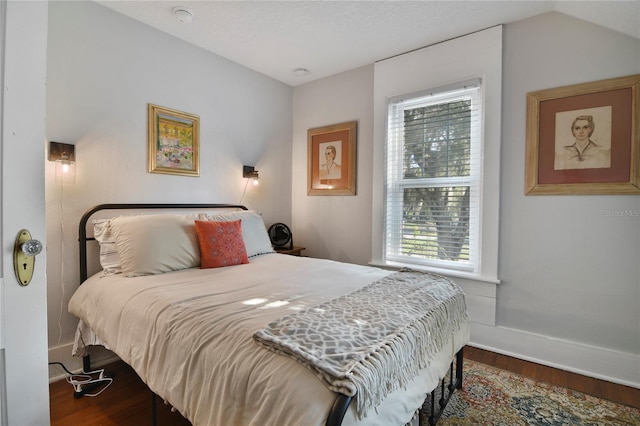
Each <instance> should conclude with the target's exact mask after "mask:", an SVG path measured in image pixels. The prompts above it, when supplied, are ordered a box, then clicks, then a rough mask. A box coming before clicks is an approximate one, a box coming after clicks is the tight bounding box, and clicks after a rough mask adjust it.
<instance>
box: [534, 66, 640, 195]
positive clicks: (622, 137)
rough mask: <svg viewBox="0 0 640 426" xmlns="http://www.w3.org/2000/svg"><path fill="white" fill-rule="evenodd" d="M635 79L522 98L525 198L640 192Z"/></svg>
mask: <svg viewBox="0 0 640 426" xmlns="http://www.w3.org/2000/svg"><path fill="white" fill-rule="evenodd" d="M639 104H640V75H633V76H628V77H620V78H614V79H609V80H602V81H596V82H591V83H583V84H578V85H572V86H565V87H559V88H554V89H548V90H541V91H537V92H531V93H528V94H527V141H526V144H527V145H526V166H525V194H526V195H537V194H551V195H561V194H639V193H640V173H639V164H640V129H639V128H638V123H639V121H640V120H639V116H638V114H639V110H638V105H639Z"/></svg>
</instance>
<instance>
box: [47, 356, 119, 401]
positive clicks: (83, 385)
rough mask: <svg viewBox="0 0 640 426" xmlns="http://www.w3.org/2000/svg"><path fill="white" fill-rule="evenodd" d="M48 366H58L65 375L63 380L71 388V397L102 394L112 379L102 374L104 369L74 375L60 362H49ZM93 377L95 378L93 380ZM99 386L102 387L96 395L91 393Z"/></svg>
mask: <svg viewBox="0 0 640 426" xmlns="http://www.w3.org/2000/svg"><path fill="white" fill-rule="evenodd" d="M49 365H59V366H60V367H62V369H63V370H64V371H65V373H66V374H67V375H66V377H65V379H66V381H67V383H69V384H70V385H72V386H73V397H74V398H81V397H83V396H91V397H94V396H98V395H100V394H101V393H102V392H104V391H105V390H106V389H107V388H108V387H109V386H110V385H111V383H113V377H109V375H108V374H107V373H105V372H104V369H100V370H94V371H89V372H85V371H83V372H82V374H74V373H72V372H71V371H69V370H68V369H67V367H65V366H64V364H63V363H61V362H50V363H49ZM94 376H96V377H95V378H94ZM100 386H103V388H102V389H100V390H99V391H98V392H96V393H90V392H93V391H94V390H95V389H98V388H99V387H100Z"/></svg>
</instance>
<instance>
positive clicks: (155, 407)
mask: <svg viewBox="0 0 640 426" xmlns="http://www.w3.org/2000/svg"><path fill="white" fill-rule="evenodd" d="M149 392H150V393H151V426H156V424H157V423H158V402H157V401H156V394H155V393H153V391H152V390H151V389H149Z"/></svg>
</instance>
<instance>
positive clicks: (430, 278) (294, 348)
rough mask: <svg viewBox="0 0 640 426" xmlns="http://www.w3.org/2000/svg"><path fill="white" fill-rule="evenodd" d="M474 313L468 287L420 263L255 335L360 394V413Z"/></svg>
mask: <svg viewBox="0 0 640 426" xmlns="http://www.w3.org/2000/svg"><path fill="white" fill-rule="evenodd" d="M467 321H468V318H467V309H466V301H465V298H464V293H463V292H462V290H461V289H460V288H459V287H458V286H457V285H456V284H455V283H453V282H452V281H451V280H449V279H447V278H445V277H442V276H438V275H433V274H428V273H423V272H417V271H400V272H396V273H394V274H391V275H388V276H386V277H384V278H382V279H380V280H378V281H375V282H374V283H372V284H369V285H368V286H366V287H363V288H361V289H359V290H357V291H354V292H352V293H349V294H347V295H344V296H341V297H339V298H336V299H333V300H330V301H328V302H326V303H323V304H320V305H318V306H315V307H313V308H309V309H305V310H302V311H299V312H296V313H293V314H291V315H287V316H285V317H283V318H280V319H279V320H276V321H274V322H272V323H270V324H269V325H267V327H265V328H264V329H262V330H259V331H257V332H256V333H254V335H253V337H254V339H255V340H256V342H257V343H258V344H260V345H262V346H264V347H266V348H267V349H270V350H272V351H274V352H277V353H280V354H283V355H287V356H290V357H293V358H294V359H296V360H297V361H299V362H301V363H302V364H304V365H305V366H306V367H307V368H309V369H310V370H312V371H314V372H315V374H316V375H317V376H318V377H319V378H320V379H321V380H322V381H323V382H324V383H325V384H326V385H327V386H328V387H329V389H331V390H332V391H334V392H339V393H343V394H345V395H347V396H354V395H357V398H356V404H357V405H356V414H357V416H358V418H359V419H362V418H364V417H365V416H366V412H367V411H368V410H369V409H370V408H372V407H377V406H378V405H379V404H380V402H382V400H383V399H384V398H385V397H386V396H387V395H388V394H389V393H391V392H393V391H394V390H396V389H398V388H399V387H403V386H404V385H405V384H406V383H408V381H409V380H411V379H412V378H413V377H415V376H416V375H417V373H418V371H419V370H420V369H422V368H425V367H427V366H428V365H429V364H430V362H431V359H432V358H433V356H434V355H435V353H437V352H438V351H439V350H440V349H442V347H443V345H444V344H445V343H446V342H447V341H448V339H449V338H450V337H451V335H452V334H453V333H455V332H456V331H458V330H459V329H460V326H461V325H462V324H464V323H466V322H467Z"/></svg>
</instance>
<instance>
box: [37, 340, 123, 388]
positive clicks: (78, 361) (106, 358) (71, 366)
mask: <svg viewBox="0 0 640 426" xmlns="http://www.w3.org/2000/svg"><path fill="white" fill-rule="evenodd" d="M72 349H73V344H72V343H69V344H66V345H61V346H58V347H56V348H49V362H50V363H51V362H61V363H62V364H64V366H65V367H66V369H67V370H69V371H71V372H72V373H74V374H75V373H80V372H82V357H75V356H73V355H71V350H72ZM90 353H91V368H100V367H103V366H105V365H107V364H110V363H112V362H115V361H117V360H119V358H118V357H117V356H116V354H114V353H113V352H111V351H108V350H106V349H105V348H103V347H100V346H94V347H91V349H90ZM65 375H66V373H65V371H64V369H63V368H62V367H60V366H59V365H49V383H53V382H57V381H58V380H62V379H64V378H65Z"/></svg>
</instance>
